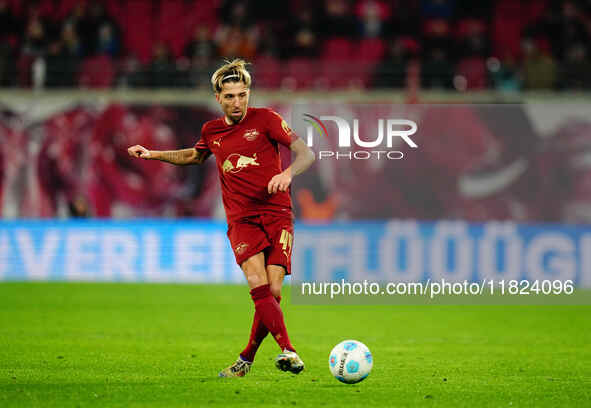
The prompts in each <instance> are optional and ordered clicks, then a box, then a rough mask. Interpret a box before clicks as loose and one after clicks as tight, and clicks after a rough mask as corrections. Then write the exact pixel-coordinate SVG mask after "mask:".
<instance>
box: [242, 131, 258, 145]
mask: <svg viewBox="0 0 591 408" xmlns="http://www.w3.org/2000/svg"><path fill="white" fill-rule="evenodd" d="M258 135H259V131H258V130H256V129H250V130H247V131H246V132H244V135H242V137H243V138H245V139H246V140H248V141H249V142H252V141H253V140H255V139H256V138H257V137H258Z"/></svg>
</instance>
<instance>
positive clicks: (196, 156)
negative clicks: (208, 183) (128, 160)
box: [127, 145, 211, 166]
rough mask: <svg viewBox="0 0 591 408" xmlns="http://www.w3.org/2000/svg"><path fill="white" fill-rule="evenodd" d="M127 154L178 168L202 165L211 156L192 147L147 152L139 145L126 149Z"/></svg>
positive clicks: (205, 151) (207, 152)
mask: <svg viewBox="0 0 591 408" xmlns="http://www.w3.org/2000/svg"><path fill="white" fill-rule="evenodd" d="M127 152H128V153H129V155H130V156H133V157H139V158H141V159H146V160H160V161H163V162H167V163H171V164H176V165H178V166H185V165H188V164H202V163H203V162H204V161H205V160H206V159H207V158H208V157H209V155H210V154H211V152H210V151H209V150H197V149H195V148H194V147H192V148H190V149H181V150H148V149H146V148H145V147H144V146H141V145H135V146H131V147H130V148H129V149H127Z"/></svg>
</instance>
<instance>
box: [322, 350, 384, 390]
mask: <svg viewBox="0 0 591 408" xmlns="http://www.w3.org/2000/svg"><path fill="white" fill-rule="evenodd" d="M372 367H373V357H372V355H371V352H370V351H369V349H368V348H367V346H366V345H365V344H363V343H361V342H360V341H357V340H345V341H342V342H340V343H339V344H337V345H336V346H334V348H333V349H332V351H331V352H330V356H329V357H328V368H329V369H330V372H331V373H332V375H334V377H335V378H336V379H337V380H339V381H340V382H344V383H345V384H355V383H358V382H359V381H363V380H365V379H366V378H367V376H368V375H369V373H370V371H371V368H372Z"/></svg>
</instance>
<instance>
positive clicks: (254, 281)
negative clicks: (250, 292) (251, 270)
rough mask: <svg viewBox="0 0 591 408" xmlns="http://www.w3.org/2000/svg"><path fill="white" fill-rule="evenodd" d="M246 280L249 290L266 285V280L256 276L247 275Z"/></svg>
mask: <svg viewBox="0 0 591 408" xmlns="http://www.w3.org/2000/svg"><path fill="white" fill-rule="evenodd" d="M246 280H247V281H248V286H250V287H251V288H256V287H258V286H262V285H265V284H266V283H267V280H266V279H264V278H263V277H262V276H259V275H257V274H252V275H248V276H247V277H246Z"/></svg>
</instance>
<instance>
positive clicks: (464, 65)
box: [456, 57, 487, 90]
mask: <svg viewBox="0 0 591 408" xmlns="http://www.w3.org/2000/svg"><path fill="white" fill-rule="evenodd" d="M456 74H457V75H460V76H463V77H464V78H465V79H466V89H470V90H476V89H484V88H486V85H487V79H486V78H487V71H486V63H485V61H484V58H480V57H468V58H464V59H462V60H461V61H460V62H459V63H458V66H457V69H456Z"/></svg>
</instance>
